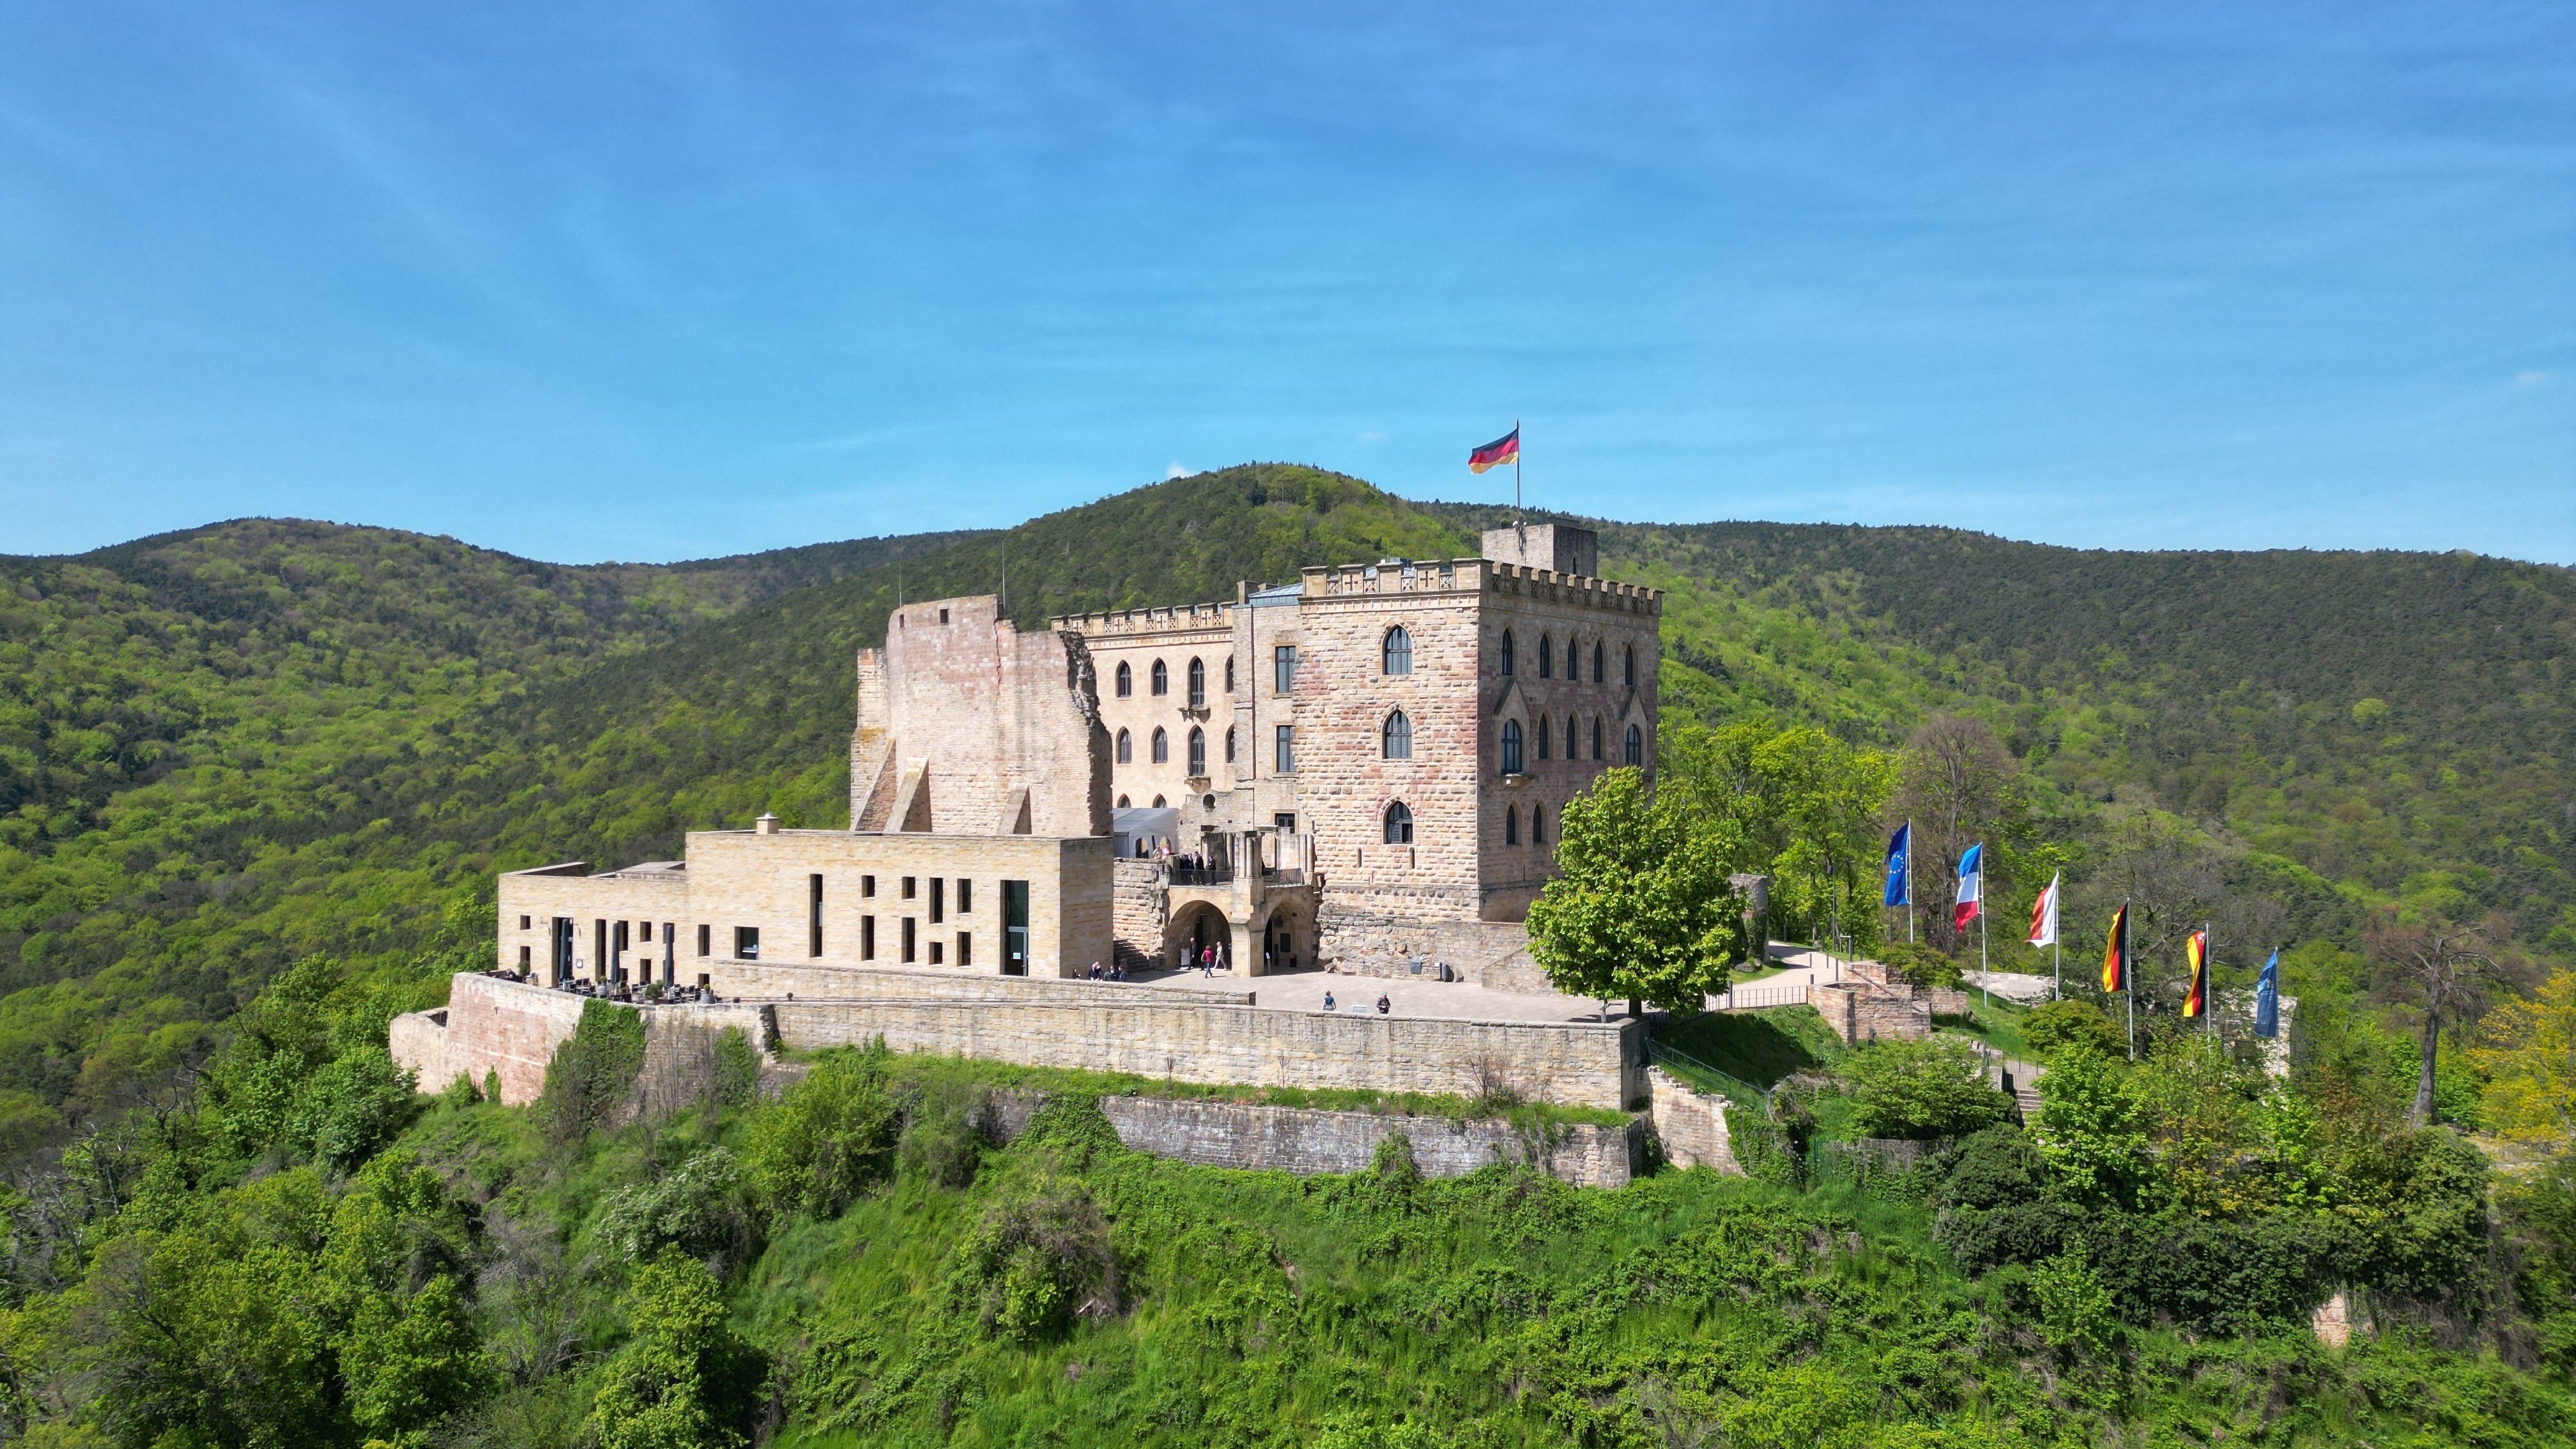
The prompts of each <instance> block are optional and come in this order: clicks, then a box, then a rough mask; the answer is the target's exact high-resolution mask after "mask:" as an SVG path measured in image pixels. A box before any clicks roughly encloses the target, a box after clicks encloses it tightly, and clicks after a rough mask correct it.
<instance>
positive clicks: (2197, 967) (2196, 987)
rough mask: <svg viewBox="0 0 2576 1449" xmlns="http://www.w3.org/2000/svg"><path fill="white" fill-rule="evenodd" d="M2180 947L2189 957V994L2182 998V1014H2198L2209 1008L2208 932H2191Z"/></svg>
mask: <svg viewBox="0 0 2576 1449" xmlns="http://www.w3.org/2000/svg"><path fill="white" fill-rule="evenodd" d="M2182 949H2183V954H2184V955H2186V956H2189V957H2190V958H2191V994H2190V995H2188V996H2185V997H2184V998H2183V999H2182V1014H2183V1015H2185V1016H2199V1015H2201V1014H2202V1013H2204V1012H2206V1011H2208V1010H2209V933H2208V932H2207V931H2194V932H2192V933H2191V935H2190V936H2189V937H2188V938H2187V939H2185V940H2184V941H2183V943H2182Z"/></svg>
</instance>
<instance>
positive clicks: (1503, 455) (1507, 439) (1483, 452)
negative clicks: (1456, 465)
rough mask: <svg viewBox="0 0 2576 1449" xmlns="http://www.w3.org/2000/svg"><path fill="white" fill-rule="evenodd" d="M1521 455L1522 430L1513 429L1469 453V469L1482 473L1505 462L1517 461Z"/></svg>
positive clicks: (1471, 471) (1472, 471)
mask: <svg viewBox="0 0 2576 1449" xmlns="http://www.w3.org/2000/svg"><path fill="white" fill-rule="evenodd" d="M1520 457H1521V430H1520V429H1518V428H1514V429H1512V430H1511V431H1510V432H1508V433H1505V434H1503V435H1502V436H1501V437H1499V438H1496V439H1494V440H1493V441H1492V442H1490V443H1487V444H1486V445H1485V446H1483V447H1481V448H1478V449H1477V450H1475V451H1474V452H1472V453H1469V454H1468V455H1467V471H1468V472H1470V473H1482V472H1484V471H1485V470H1486V469H1488V468H1499V467H1501V466H1503V465H1504V464H1505V463H1517V462H1519V461H1520Z"/></svg>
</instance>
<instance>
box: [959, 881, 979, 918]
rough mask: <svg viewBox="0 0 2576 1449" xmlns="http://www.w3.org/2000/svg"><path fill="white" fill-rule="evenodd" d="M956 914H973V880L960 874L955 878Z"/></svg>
mask: <svg viewBox="0 0 2576 1449" xmlns="http://www.w3.org/2000/svg"><path fill="white" fill-rule="evenodd" d="M957 914H959V915H961V916H971V915H973V914H975V882H973V881H971V880H968V879H967V878H966V877H964V876H962V875H961V876H959V877H958V878H957Z"/></svg>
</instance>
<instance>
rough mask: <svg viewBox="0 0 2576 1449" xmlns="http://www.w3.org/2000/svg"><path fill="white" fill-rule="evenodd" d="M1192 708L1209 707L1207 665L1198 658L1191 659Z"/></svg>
mask: <svg viewBox="0 0 2576 1449" xmlns="http://www.w3.org/2000/svg"><path fill="white" fill-rule="evenodd" d="M1190 708H1192V709H1205V708H1207V666H1206V665H1205V664H1202V663H1200V662H1199V661H1198V660H1196V659H1193V660H1191V661H1190Z"/></svg>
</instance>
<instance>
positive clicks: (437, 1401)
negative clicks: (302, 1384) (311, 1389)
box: [340, 1274, 491, 1439]
mask: <svg viewBox="0 0 2576 1449" xmlns="http://www.w3.org/2000/svg"><path fill="white" fill-rule="evenodd" d="M340 1375H341V1377H342V1378H343V1379H344V1380H346V1381H347V1384H348V1389H349V1415H350V1417H351V1418H352V1419H354V1420H355V1421H356V1422H357V1425H358V1427H359V1428H361V1429H363V1430H365V1431H367V1432H368V1433H369V1434H371V1435H374V1436H376V1437H378V1438H385V1439H391V1438H394V1437H395V1436H397V1435H401V1434H405V1433H409V1432H412V1431H415V1430H419V1429H424V1428H427V1427H428V1426H429V1425H431V1424H433V1423H436V1422H437V1421H438V1420H440V1419H442V1418H444V1417H446V1416H447V1415H448V1414H450V1413H453V1412H455V1411H456V1410H458V1409H461V1408H464V1407H466V1406H467V1405H469V1404H471V1403H473V1402H474V1401H475V1400H476V1399H477V1398H479V1397H481V1395H482V1393H483V1392H484V1390H485V1389H486V1388H487V1387H488V1386H489V1384H490V1381H491V1375H490V1372H489V1370H488V1368H487V1367H486V1365H485V1363H484V1358H483V1340H482V1335H481V1333H480V1332H479V1331H478V1330H477V1329H476V1328H475V1324H474V1318H473V1315H472V1314H471V1313H470V1312H468V1311H467V1307H466V1303H465V1294H464V1292H463V1290H462V1289H460V1288H459V1287H458V1286H457V1283H456V1280H455V1279H453V1278H450V1277H447V1276H445V1275H443V1274H442V1275H440V1276H439V1277H436V1278H432V1279H430V1280H429V1282H428V1283H427V1284H425V1285H424V1286H423V1287H422V1288H421V1290H420V1291H419V1292H417V1293H414V1294H411V1295H409V1296H407V1297H402V1298H396V1297H394V1296H392V1295H389V1294H370V1295H368V1297H367V1298H366V1299H365V1301H363V1302H362V1303H361V1304H360V1305H359V1307H358V1311H357V1313H356V1315H355V1316H354V1317H353V1318H352V1319H351V1320H350V1323H349V1329H348V1333H347V1334H346V1336H345V1337H344V1338H343V1339H342V1341H341V1345H340Z"/></svg>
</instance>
